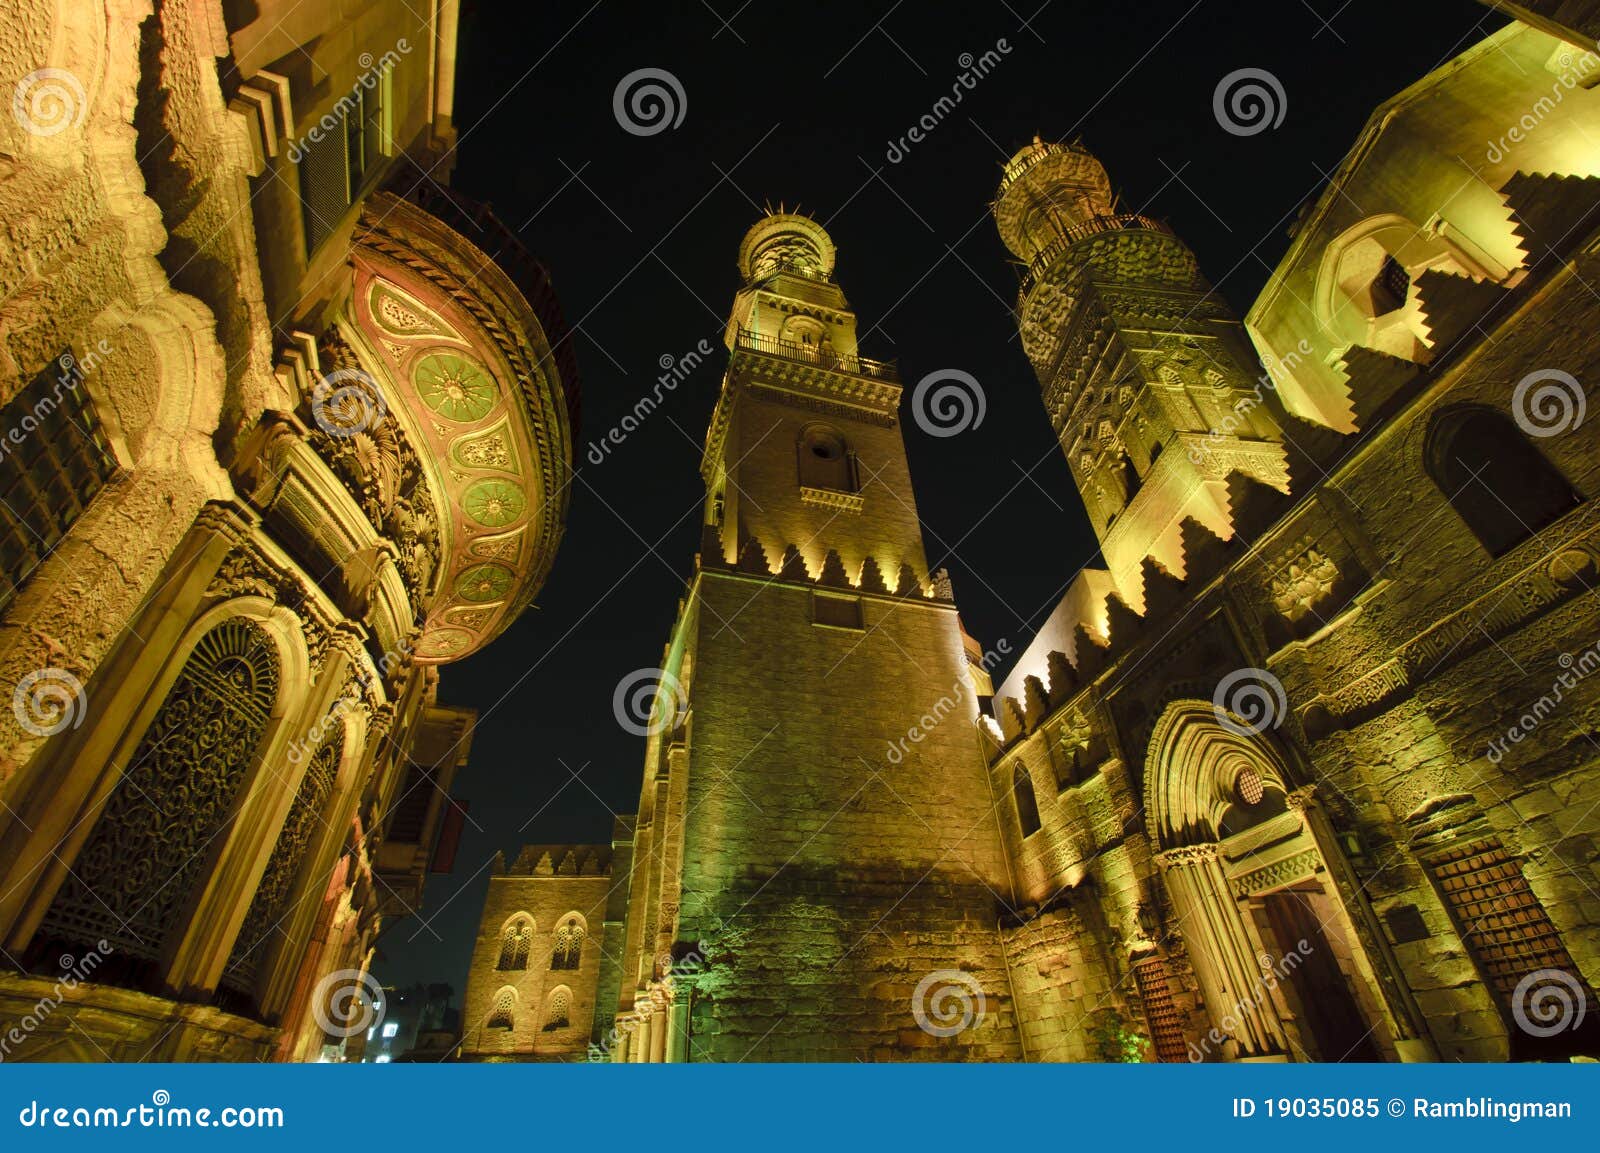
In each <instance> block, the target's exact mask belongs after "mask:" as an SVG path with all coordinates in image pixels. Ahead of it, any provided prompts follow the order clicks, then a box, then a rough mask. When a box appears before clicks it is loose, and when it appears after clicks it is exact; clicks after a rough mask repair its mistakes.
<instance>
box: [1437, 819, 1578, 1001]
mask: <svg viewBox="0 0 1600 1153" xmlns="http://www.w3.org/2000/svg"><path fill="white" fill-rule="evenodd" d="M1428 867H1429V869H1431V870H1432V872H1433V876H1434V880H1435V881H1436V883H1437V884H1438V886H1439V891H1440V892H1441V893H1443V894H1444V899H1445V904H1446V905H1447V906H1448V907H1449V909H1450V913H1451V915H1452V916H1453V917H1454V918H1455V922H1456V924H1457V926H1458V927H1459V928H1460V930H1461V940H1462V941H1463V942H1464V943H1465V944H1466V946H1467V951H1468V952H1469V953H1471V954H1472V958H1473V960H1474V961H1476V962H1477V965H1478V971H1479V972H1480V973H1482V974H1483V976H1484V979H1485V980H1486V981H1487V982H1488V984H1489V987H1490V989H1491V990H1493V992H1494V994H1495V996H1496V997H1497V999H1498V1000H1499V1001H1500V1003H1501V1004H1502V1005H1506V1006H1510V1005H1512V1003H1513V994H1514V993H1515V992H1516V988H1517V983H1518V982H1519V981H1521V980H1522V979H1523V978H1524V977H1526V976H1527V975H1528V974H1530V973H1535V972H1538V971H1539V970H1542V969H1555V970H1559V971H1560V972H1563V973H1568V974H1571V975H1572V976H1573V977H1577V975H1578V967H1577V966H1576V965H1575V964H1573V962H1572V956H1571V954H1569V953H1568V952H1567V947H1566V946H1565V945H1564V944H1563V943H1562V941H1561V935H1560V933H1559V932H1557V930H1556V927H1555V924H1554V923H1553V922H1552V921H1551V920H1550V916H1549V914H1548V913H1546V912H1545V911H1544V906H1543V905H1541V904H1540V903H1539V898H1538V897H1537V896H1535V895H1534V892H1533V890H1532V889H1531V888H1530V887H1529V886H1528V882H1527V880H1526V878H1524V877H1523V875H1522V867H1521V865H1520V863H1519V862H1518V861H1517V860H1516V858H1514V857H1512V856H1511V855H1510V854H1509V853H1507V852H1506V850H1505V846H1503V845H1502V844H1501V843H1500V842H1499V841H1498V840H1497V839H1495V838H1492V837H1489V838H1484V839H1483V840H1479V841H1473V842H1472V843H1471V844H1467V845H1461V846H1459V847H1457V848H1453V849H1450V850H1448V851H1447V852H1445V853H1442V854H1440V855H1439V856H1436V857H1433V858H1432V859H1431V860H1429V862H1428ZM1585 995H1586V997H1587V999H1588V1001H1589V1003H1591V1004H1592V1003H1593V1002H1594V993H1593V992H1592V991H1586V994H1585Z"/></svg>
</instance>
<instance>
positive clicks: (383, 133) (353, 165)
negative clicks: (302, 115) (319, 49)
mask: <svg viewBox="0 0 1600 1153" xmlns="http://www.w3.org/2000/svg"><path fill="white" fill-rule="evenodd" d="M393 75H394V74H393V69H392V68H384V69H383V70H382V71H381V72H369V73H367V74H366V75H365V76H363V78H362V80H361V81H360V82H358V83H357V84H356V86H355V87H354V88H352V89H351V90H350V91H349V92H348V93H346V94H345V95H344V96H343V97H341V98H340V99H339V100H338V101H336V102H335V103H334V106H333V107H332V108H331V109H329V110H328V112H327V113H325V114H324V115H323V116H322V117H321V118H320V119H319V120H317V121H316V123H314V124H313V125H312V126H311V127H310V128H308V129H307V131H306V135H305V137H304V138H303V141H304V143H303V147H302V148H301V152H300V162H299V167H300V212H301V215H302V217H303V218H304V222H305V230H306V256H307V257H308V258H309V257H310V256H311V255H312V254H313V253H315V252H316V250H317V248H318V247H319V246H320V245H321V244H322V242H323V241H324V240H326V239H327V238H328V237H329V236H330V235H331V234H332V233H333V230H334V229H335V228H336V227H338V224H339V220H340V218H341V217H343V216H344V213H345V210H346V209H347V208H349V207H350V206H351V205H352V204H354V203H355V202H356V201H357V200H358V199H359V198H360V197H361V195H362V193H363V192H364V191H365V190H366V188H367V186H368V184H369V183H370V182H371V180H372V178H373V177H374V175H375V174H376V173H377V171H378V168H379V163H380V162H381V161H382V159H383V158H384V157H385V156H391V155H393V154H394V138H393V134H394V124H393V120H392V112H391V105H392V103H393V101H392V98H391V97H392V93H393V90H394V89H393Z"/></svg>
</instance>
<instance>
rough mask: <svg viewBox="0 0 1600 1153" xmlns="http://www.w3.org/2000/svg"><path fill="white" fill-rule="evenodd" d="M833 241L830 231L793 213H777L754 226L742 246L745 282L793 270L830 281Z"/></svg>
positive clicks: (807, 218) (741, 254)
mask: <svg viewBox="0 0 1600 1153" xmlns="http://www.w3.org/2000/svg"><path fill="white" fill-rule="evenodd" d="M833 259H834V248H833V238H832V237H830V236H829V235H828V231H827V229H825V228H823V227H822V225H820V224H818V223H817V222H816V221H815V220H812V219H811V217H809V216H801V215H799V214H798V213H793V212H781V211H780V212H774V213H771V214H770V215H768V216H765V217H763V218H762V219H760V220H758V221H756V222H755V224H753V225H751V227H750V231H749V232H746V233H745V234H744V239H743V240H742V241H740V243H739V274H740V275H741V276H743V277H744V279H745V283H747V284H748V283H750V282H751V281H755V280H760V279H762V278H763V277H766V276H771V275H772V274H773V273H774V272H785V271H793V272H799V273H801V274H802V275H809V276H816V277H821V278H822V279H824V280H826V279H827V278H828V277H829V276H830V275H832V273H833Z"/></svg>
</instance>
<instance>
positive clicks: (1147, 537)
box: [994, 138, 1288, 609]
mask: <svg viewBox="0 0 1600 1153" xmlns="http://www.w3.org/2000/svg"><path fill="white" fill-rule="evenodd" d="M994 215H995V221H996V223H997V225H998V226H999V229H1000V237H1001V239H1002V240H1004V241H1005V243H1006V246H1007V247H1008V248H1010V249H1011V251H1012V252H1013V253H1014V254H1015V255H1016V257H1017V258H1018V259H1019V260H1021V261H1022V262H1024V264H1025V265H1026V266H1027V271H1026V273H1025V275H1024V277H1023V283H1022V289H1021V293H1020V296H1019V299H1018V304H1017V312H1018V324H1019V326H1020V328H1021V331H1022V341H1023V347H1024V350H1025V351H1026V352H1027V355H1028V358H1029V359H1030V360H1031V361H1032V362H1033V366H1034V369H1035V371H1036V372H1037V373H1038V376H1039V384H1040V388H1041V390H1042V391H1043V393H1044V403H1045V408H1046V410H1047V412H1048V413H1049V416H1050V422H1051V425H1052V426H1053V427H1054V428H1055V430H1056V436H1057V437H1058V438H1059V439H1060V441H1061V448H1062V451H1064V452H1065V453H1066V454H1067V462H1068V464H1069V465H1070V466H1071V468H1072V475H1073V478H1074V479H1075V480H1076V481H1077V484H1078V488H1079V490H1080V492H1081V493H1082V494H1083V500H1084V504H1085V505H1086V506H1087V507H1088V510H1089V518H1090V520H1091V521H1092V522H1093V524H1094V528H1095V532H1096V533H1098V534H1099V537H1100V543H1101V549H1102V552H1103V554H1104V556H1105V560H1106V565H1107V567H1108V568H1109V569H1110V570H1111V577H1112V581H1113V583H1114V585H1115V587H1116V590H1117V592H1119V593H1120V594H1121V596H1122V598H1123V599H1124V600H1125V601H1127V602H1128V603H1129V604H1130V605H1132V606H1134V607H1135V608H1141V609H1142V607H1143V604H1144V590H1143V588H1142V578H1141V574H1140V566H1141V564H1142V563H1143V561H1144V559H1145V557H1147V556H1149V557H1153V558H1154V559H1155V560H1156V561H1157V562H1158V563H1159V564H1160V565H1161V566H1162V567H1163V568H1165V569H1166V570H1167V571H1168V572H1170V573H1172V574H1173V575H1175V576H1179V577H1181V576H1183V574H1184V572H1185V565H1184V558H1183V549H1182V543H1181V525H1182V523H1183V521H1184V519H1185V518H1186V517H1192V518H1193V519H1195V520H1196V521H1198V522H1200V523H1201V524H1203V525H1205V526H1206V527H1207V528H1209V529H1210V530H1211V531H1212V532H1214V533H1216V534H1217V535H1218V536H1219V537H1222V538H1223V539H1227V538H1228V537H1231V536H1232V535H1233V509H1232V508H1231V502H1230V498H1229V486H1228V479H1227V478H1228V475H1229V474H1230V473H1232V472H1238V473H1241V474H1243V475H1244V476H1247V477H1249V478H1251V479H1253V480H1257V481H1260V482H1262V483H1264V484H1268V485H1271V486H1273V487H1274V488H1278V489H1281V490H1283V491H1287V490H1288V467H1287V460H1286V456H1285V451H1284V444H1283V437H1282V434H1281V432H1280V426H1279V423H1278V421H1277V419H1276V418H1275V417H1274V415H1273V413H1274V412H1275V411H1278V408H1277V406H1276V405H1275V404H1273V403H1272V402H1271V398H1270V396H1269V394H1270V393H1271V392H1272V387H1273V386H1272V383H1271V378H1270V376H1267V375H1265V374H1263V372H1262V369H1261V366H1260V365H1259V363H1258V362H1257V360H1256V356H1255V353H1254V350H1253V349H1252V346H1251V344H1250V340H1249V337H1248V336H1247V335H1246V333H1245V330H1244V328H1243V326H1242V325H1241V324H1240V323H1239V322H1238V320H1236V319H1235V318H1234V316H1233V314H1232V313H1231V312H1230V311H1229V310H1228V307H1227V305H1226V304H1224V303H1223V302H1222V300H1221V299H1220V298H1219V297H1217V296H1216V295H1214V294H1213V293H1212V292H1211V288H1210V285H1208V284H1207V283H1206V281H1205V279H1204V277H1202V276H1201V274H1200V269H1199V265H1198V264H1197V262H1196V261H1195V257H1194V254H1193V253H1192V252H1190V251H1189V248H1188V247H1187V246H1186V245H1185V244H1184V243H1183V241H1181V240H1179V239H1178V238H1177V237H1176V236H1174V235H1173V234H1172V232H1171V230H1170V229H1169V228H1167V226H1166V225H1164V224H1162V223H1160V222H1158V221H1155V220H1151V219H1150V218H1148V217H1145V216H1140V215H1136V214H1131V213H1125V212H1120V211H1118V206H1117V204H1116V202H1115V198H1114V197H1113V196H1112V193H1111V182H1110V179H1109V178H1108V177H1107V175H1106V170H1105V169H1104V167H1102V166H1101V164H1100V162H1099V161H1098V160H1096V159H1095V158H1094V157H1093V156H1091V155H1090V154H1089V153H1088V152H1086V151H1085V150H1084V149H1083V148H1081V147H1079V146H1078V145H1077V144H1073V145H1071V146H1067V147H1063V146H1061V145H1058V144H1046V143H1043V142H1041V141H1039V140H1038V139H1037V138H1035V140H1034V142H1033V143H1032V144H1030V145H1028V146H1027V147H1026V148H1024V149H1022V150H1021V151H1020V152H1018V153H1017V154H1016V156H1014V157H1013V158H1012V159H1011V162H1010V163H1009V164H1007V165H1006V169H1005V175H1004V176H1003V178H1002V179H1001V182H1000V191H999V195H998V196H997V197H996V198H995V204H994Z"/></svg>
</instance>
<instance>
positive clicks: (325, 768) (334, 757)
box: [222, 721, 344, 991]
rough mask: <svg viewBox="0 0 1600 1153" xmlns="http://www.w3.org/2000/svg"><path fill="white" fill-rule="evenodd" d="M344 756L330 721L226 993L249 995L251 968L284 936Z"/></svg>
mask: <svg viewBox="0 0 1600 1153" xmlns="http://www.w3.org/2000/svg"><path fill="white" fill-rule="evenodd" d="M343 751H344V723H343V722H342V721H335V722H334V723H333V725H332V726H331V730H330V731H329V732H328V734H327V735H326V737H325V739H324V740H323V742H322V744H321V745H320V746H319V747H318V748H317V751H316V753H315V754H313V755H312V757H311V763H310V764H309V765H307V766H306V771H305V775H304V776H303V777H301V778H300V788H299V789H298V790H297V791H296V792H295V796H294V802H293V803H292V804H291V805H290V806H289V815H288V816H287V817H285V818H284V822H283V828H282V830H280V831H279V833H278V842H277V844H276V845H274V846H273V849H272V857H271V858H270V859H269V860H268V861H267V868H266V871H265V872H264V873H262V874H261V884H260V885H259V886H258V887H257V888H256V895H255V898H254V899H253V900H252V901H251V902H250V910H249V911H248V912H247V913H245V916H244V924H243V925H242V926H241V927H240V929H239V935H238V937H236V938H235V939H234V945H233V956H232V957H231V958H229V961H228V966H227V968H226V970H224V972H223V976H222V983H223V984H224V985H227V986H229V987H230V988H234V989H237V990H240V991H248V990H249V988H250V986H251V985H252V984H253V983H254V979H255V972H256V966H257V965H259V964H260V963H261V961H262V960H263V959H264V957H265V955H266V953H267V950H268V948H269V947H270V944H271V938H272V937H274V936H275V935H277V934H278V933H281V932H283V929H284V925H283V922H284V921H285V920H286V919H287V918H288V915H289V912H290V907H291V902H292V901H293V899H294V887H295V882H296V881H297V880H298V879H299V877H300V871H301V866H302V865H303V863H304V861H305V857H306V852H307V851H308V850H309V849H310V847H311V842H312V840H314V839H315V837H316V834H317V830H318V829H319V828H321V827H322V825H323V822H324V820H325V818H324V816H323V813H324V810H326V808H327V805H328V799H329V798H330V797H332V796H333V786H334V782H335V781H336V780H337V778H338V776H339V757H340V754H341V753H342V752H343Z"/></svg>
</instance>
